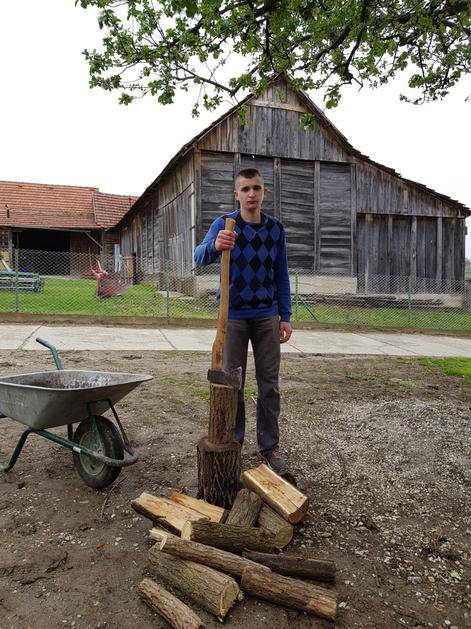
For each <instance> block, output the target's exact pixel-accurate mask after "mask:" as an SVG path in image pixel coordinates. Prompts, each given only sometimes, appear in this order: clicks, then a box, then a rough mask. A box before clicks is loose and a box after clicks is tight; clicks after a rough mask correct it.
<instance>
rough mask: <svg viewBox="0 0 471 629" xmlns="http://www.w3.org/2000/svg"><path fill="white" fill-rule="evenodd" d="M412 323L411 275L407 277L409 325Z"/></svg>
mask: <svg viewBox="0 0 471 629" xmlns="http://www.w3.org/2000/svg"><path fill="white" fill-rule="evenodd" d="M411 324H412V302H411V277H410V275H409V277H408V278H407V326H408V327H409V328H410V327H411Z"/></svg>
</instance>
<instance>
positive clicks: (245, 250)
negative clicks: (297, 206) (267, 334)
mask: <svg viewBox="0 0 471 629" xmlns="http://www.w3.org/2000/svg"><path fill="white" fill-rule="evenodd" d="M227 217H230V218H233V219H234V220H235V222H236V226H235V231H236V233H237V238H236V241H235V245H234V248H233V249H232V251H231V266H230V275H229V319H252V318H262V317H273V316H275V315H279V316H280V319H281V321H289V319H290V316H291V295H290V285H289V275H288V261H287V257H286V242H285V231H284V228H283V225H282V224H281V223H280V221H278V220H277V219H276V218H273V217H272V216H268V215H267V214H264V213H263V212H262V214H261V222H260V223H257V224H255V223H246V222H245V221H244V220H243V218H242V217H241V215H240V212H239V211H236V212H232V213H231V214H226V215H224V216H220V217H219V218H217V219H216V220H215V221H214V222H213V224H212V225H211V227H210V228H209V231H208V233H207V234H206V236H205V237H204V240H203V242H202V243H201V244H200V245H198V246H197V247H196V249H195V255H194V257H195V262H196V264H197V265H198V266H205V265H207V264H211V263H213V262H216V261H217V260H218V259H219V256H220V254H219V252H218V251H216V249H215V248H214V242H215V240H216V236H217V235H218V232H219V231H220V230H221V229H224V225H225V220H226V218H227ZM217 298H218V300H219V290H218V295H217Z"/></svg>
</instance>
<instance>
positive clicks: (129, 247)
mask: <svg viewBox="0 0 471 629" xmlns="http://www.w3.org/2000/svg"><path fill="white" fill-rule="evenodd" d="M242 105H243V106H244V107H245V108H246V114H245V118H242V117H241V116H240V114H239V111H238V108H233V109H231V110H230V111H228V112H227V113H226V114H225V115H223V116H222V117H221V118H219V119H218V120H217V121H216V122H215V123H214V124H212V125H211V126H210V127H208V128H207V129H205V130H204V131H202V132H201V133H200V134H199V135H197V136H196V137H195V138H193V139H192V140H191V141H190V142H189V143H188V144H186V145H185V146H183V147H182V149H181V150H180V151H179V152H178V153H177V154H176V155H175V157H174V158H173V159H172V160H171V161H170V162H169V164H168V165H167V166H166V167H165V168H164V170H163V171H162V172H161V173H160V175H159V176H158V177H157V179H155V181H154V182H153V183H152V184H151V185H150V186H149V187H148V188H147V189H146V190H145V192H144V193H143V194H142V196H141V197H140V198H139V199H138V200H137V201H136V202H135V204H134V205H133V207H132V208H131V210H130V211H129V212H128V213H127V214H126V215H125V216H124V217H123V219H122V220H121V221H120V223H119V224H118V226H117V227H118V228H120V230H121V252H122V254H124V255H133V256H135V259H136V264H137V265H139V266H140V267H141V268H140V270H141V271H142V272H143V273H150V274H152V273H156V274H158V273H159V272H160V271H161V270H162V267H163V264H164V263H166V262H167V261H169V262H170V263H171V265H172V268H173V269H174V275H175V276H179V277H182V278H190V277H193V276H194V275H195V269H194V263H193V249H194V247H195V245H196V244H197V243H198V242H200V241H201V239H202V238H203V237H204V234H205V233H206V230H207V229H208V227H209V225H210V223H211V222H212V221H213V219H215V218H216V217H217V216H218V215H220V214H221V213H225V212H230V211H232V210H233V209H235V207H236V205H235V201H234V195H233V190H234V174H235V173H236V172H237V171H238V170H240V169H241V168H246V167H256V168H258V169H259V170H260V172H261V173H262V175H263V177H264V179H265V183H266V186H267V188H268V189H269V191H270V193H269V194H268V195H267V196H266V198H265V201H264V205H263V207H262V210H263V211H265V212H267V213H269V214H273V215H274V216H276V217H278V218H280V219H281V220H282V222H283V224H284V226H285V228H286V237H287V249H288V261H289V266H290V271H293V272H294V271H297V272H298V274H302V276H303V278H304V281H303V286H305V287H307V288H305V289H304V290H305V292H317V293H322V292H326V293H329V292H340V293H342V292H343V293H350V294H354V293H365V292H366V293H403V292H405V291H406V290H412V291H413V292H415V293H416V294H417V293H450V292H460V291H461V288H460V287H461V286H462V283H463V279H464V263H465V255H464V253H465V252H464V246H465V229H466V228H465V219H466V217H467V216H469V215H470V211H469V210H468V208H466V207H465V206H464V205H463V204H461V203H459V202H458V201H454V200H453V199H450V198H449V197H447V196H445V195H443V194H440V193H438V192H435V191H433V190H431V189H429V188H427V187H426V186H425V185H422V184H419V183H416V182H414V181H409V180H407V179H404V178H403V177H401V176H400V175H399V174H398V173H397V172H396V171H394V170H393V169H392V168H388V167H386V166H383V165H381V164H378V163H376V162H374V161H373V160H371V159H370V158H369V157H367V156H365V155H362V154H361V153H360V152H359V151H358V150H356V149H355V148H354V147H353V146H352V145H351V144H350V143H349V142H348V140H347V139H346V138H345V136H343V135H342V134H341V133H340V131H338V129H336V128H335V126H334V125H333V124H332V123H331V122H330V121H329V120H328V119H327V118H326V116H325V115H324V114H323V113H322V111H321V110H320V109H319V108H318V107H316V105H315V104H314V103H313V102H312V101H311V100H310V99H309V98H308V97H307V96H306V95H305V94H303V93H295V92H294V91H293V90H292V89H291V88H290V84H289V81H288V80H285V79H283V78H279V79H277V80H275V81H274V82H273V83H272V84H271V85H270V87H269V88H268V89H267V90H266V92H265V93H264V94H263V95H262V96H260V97H255V96H253V95H252V96H248V97H247V98H246V99H245V101H244V102H243V103H242ZM239 107H240V106H239ZM304 113H311V114H313V115H314V117H315V120H316V128H315V130H304V129H303V128H302V127H301V125H300V117H301V116H302V114H304ZM378 132H380V130H378ZM333 275H335V282H334V281H333V280H334V278H333V277H332V276H333ZM457 287H458V288H457Z"/></svg>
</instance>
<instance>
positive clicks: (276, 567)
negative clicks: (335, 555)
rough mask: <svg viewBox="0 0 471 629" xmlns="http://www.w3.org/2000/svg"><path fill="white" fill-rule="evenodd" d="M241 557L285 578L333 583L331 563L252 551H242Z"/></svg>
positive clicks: (333, 573)
mask: <svg viewBox="0 0 471 629" xmlns="http://www.w3.org/2000/svg"><path fill="white" fill-rule="evenodd" d="M242 555H243V557H245V558H246V559H250V560H251V561H255V562H257V563H259V564H261V565H263V566H266V567H267V568H270V570H273V572H277V573H278V574H284V575H285V576H289V577H297V578H299V579H310V580H313V581H326V582H329V583H333V582H334V581H335V572H336V566H335V563H334V562H333V561H326V560H321V559H305V558H304V557H297V556H296V555H285V554H279V555H271V554H268V553H257V552H254V551H244V552H243V553H242Z"/></svg>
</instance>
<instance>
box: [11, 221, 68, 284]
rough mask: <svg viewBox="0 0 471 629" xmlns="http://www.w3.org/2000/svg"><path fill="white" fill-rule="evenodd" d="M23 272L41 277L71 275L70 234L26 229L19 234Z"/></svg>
mask: <svg viewBox="0 0 471 629" xmlns="http://www.w3.org/2000/svg"><path fill="white" fill-rule="evenodd" d="M18 247H19V251H20V267H21V271H26V272H29V273H40V274H41V275H69V272H70V232H68V231H61V230H56V229H24V230H23V231H21V232H19V234H18Z"/></svg>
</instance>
